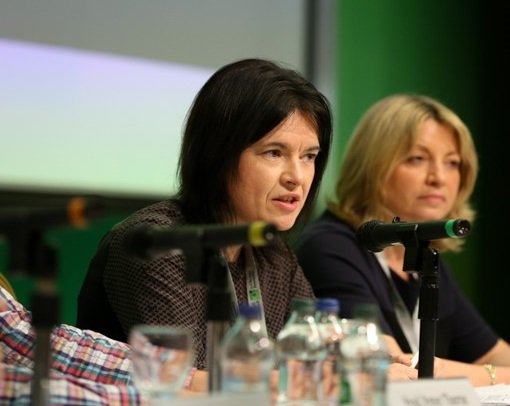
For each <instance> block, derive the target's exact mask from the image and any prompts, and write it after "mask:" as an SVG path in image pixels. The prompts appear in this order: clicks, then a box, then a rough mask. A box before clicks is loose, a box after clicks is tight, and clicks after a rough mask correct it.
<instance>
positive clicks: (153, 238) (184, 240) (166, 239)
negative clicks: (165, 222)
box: [124, 221, 277, 259]
mask: <svg viewBox="0 0 510 406" xmlns="http://www.w3.org/2000/svg"><path fill="white" fill-rule="evenodd" d="M276 233H277V231H276V227H275V226H274V225H272V224H268V223H265V222H263V221H255V222H253V223H249V224H244V225H222V224H213V225H188V226H181V227H162V226H154V225H142V226H140V227H137V228H135V229H133V230H132V231H131V232H130V233H129V234H128V235H127V236H126V239H125V243H124V246H125V248H126V249H127V251H128V252H129V253H131V254H133V255H136V256H138V257H140V258H144V259H147V258H154V257H157V256H160V255H164V254H167V253H168V252H169V251H172V250H180V251H187V250H193V249H194V248H195V249H196V248H197V247H198V248H200V247H201V248H203V249H217V248H221V247H225V246H229V245H239V244H250V245H252V246H254V247H260V246H264V245H267V244H270V243H271V242H272V241H273V240H274V239H275V237H276Z"/></svg>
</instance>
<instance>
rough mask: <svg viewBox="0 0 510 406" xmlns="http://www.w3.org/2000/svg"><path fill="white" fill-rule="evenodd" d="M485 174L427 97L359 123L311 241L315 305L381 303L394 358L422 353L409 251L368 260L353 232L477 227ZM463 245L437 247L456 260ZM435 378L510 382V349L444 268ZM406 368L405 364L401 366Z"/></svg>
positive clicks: (302, 254) (304, 248) (307, 246)
mask: <svg viewBox="0 0 510 406" xmlns="http://www.w3.org/2000/svg"><path fill="white" fill-rule="evenodd" d="M477 171H478V162H477V156H476V151H475V147H474V145H473V140H472V138H471V135H470V132H469V130H468V128H467V127H466V125H465V124H464V123H463V122H462V120H461V119H460V118H459V117H458V116H457V115H456V114H455V113H454V112H453V111H451V110H450V109H448V108H447V107H445V106H444V105H442V104H441V103H439V102H438V101H436V100H433V99H431V98H428V97H425V96H413V95H394V96H390V97H387V98H385V99H383V100H381V101H379V102H378V103H376V104H375V105H373V106H372V107H371V108H370V109H369V110H368V111H367V112H366V114H365V115H364V116H363V117H362V119H361V121H360V122H359V124H358V126H357V128H356V129H355V131H354V134H353V136H352V138H351V141H350V144H349V146H348V149H347V151H346V155H345V159H344V161H343V165H342V168H341V171H340V177H339V180H338V183H337V188H336V201H335V202H331V203H330V204H329V207H328V210H326V212H325V213H324V214H323V215H322V216H321V217H320V218H319V219H318V220H317V221H315V222H314V223H312V224H310V225H309V226H308V227H307V228H306V229H305V231H304V233H303V235H302V237H301V239H300V242H299V244H298V258H299V262H300V264H301V266H302V268H303V270H304V272H305V275H306V276H307V278H308V280H309V281H310V283H311V284H312V287H313V289H314V292H315V294H316V295H317V296H329V297H331V296H333V297H337V298H338V299H340V301H341V304H342V305H341V308H342V311H341V313H342V315H343V316H346V317H350V316H352V310H353V308H354V307H355V306H356V305H357V304H360V303H375V304H377V305H378V306H379V309H380V311H381V327H382V329H383V331H384V332H385V333H386V334H388V336H389V338H388V339H389V341H390V344H391V345H392V347H393V350H394V352H396V353H401V354H404V353H408V354H409V353H413V352H416V351H417V350H418V348H419V345H418V337H419V320H418V319H417V310H418V296H419V288H420V281H419V280H418V278H415V277H414V276H413V275H411V274H408V273H406V272H404V271H403V270H402V265H403V260H404V249H403V247H402V246H391V247H388V248H386V249H384V250H383V251H382V252H381V253H378V254H373V253H370V252H368V251H366V250H363V249H362V248H361V247H360V246H359V245H358V244H357V242H356V239H355V230H356V229H357V227H358V226H359V225H360V224H361V223H363V222H365V221H367V220H371V219H380V220H383V221H391V219H392V218H393V217H394V216H399V217H400V218H401V219H402V220H405V221H432V220H441V219H447V218H460V217H462V218H467V219H469V220H473V219H474V211H473V209H472V208H471V206H470V203H469V199H470V197H471V193H472V191H473V187H474V184H475V181H476V175H477ZM461 244H462V240H441V241H438V242H437V243H435V248H437V249H439V250H440V252H445V251H448V250H453V251H456V250H459V249H460V246H461ZM439 313H440V314H439V317H440V319H439V321H438V323H437V342H436V356H437V357H440V359H438V360H437V361H436V364H435V365H436V371H435V375H436V376H459V375H464V376H467V377H469V379H470V380H471V382H472V383H473V384H476V385H488V384H494V383H500V382H507V383H509V382H510V368H509V366H510V346H509V345H508V344H507V343H506V342H505V341H503V340H502V339H500V338H499V337H498V336H497V335H496V333H495V332H494V331H493V330H492V329H491V328H490V327H489V326H488V325H487V324H486V322H485V321H484V320H483V319H482V317H481V316H480V315H479V314H478V312H477V311H476V309H475V308H474V307H473V306H472V304H471V303H469V301H468V300H467V298H466V297H465V296H464V295H463V294H462V292H461V291H460V289H459V287H458V286H457V283H456V282H455V280H454V279H453V276H452V274H451V271H450V269H449V267H448V265H447V264H446V263H445V262H443V261H441V263H440V294H439ZM400 359H401V360H403V361H404V362H408V360H409V357H408V356H401V357H400Z"/></svg>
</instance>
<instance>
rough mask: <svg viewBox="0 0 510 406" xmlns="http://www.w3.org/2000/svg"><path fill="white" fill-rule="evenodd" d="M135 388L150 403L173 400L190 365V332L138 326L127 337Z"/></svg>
mask: <svg viewBox="0 0 510 406" xmlns="http://www.w3.org/2000/svg"><path fill="white" fill-rule="evenodd" d="M129 344H130V346H131V360H132V372H133V379H134V382H135V385H136V386H137V388H138V389H139V390H140V392H141V393H142V395H144V396H145V397H146V398H147V399H150V400H164V399H169V398H173V397H175V395H176V394H177V393H178V392H179V390H180V389H181V388H182V385H183V383H184V380H185V379H186V376H187V375H188V373H189V370H190V367H191V365H192V364H193V358H194V357H193V346H192V335H191V332H190V331H189V330H187V329H185V328H181V327H172V326H150V325H139V326H135V327H133V329H132V330H131V334H130V336H129Z"/></svg>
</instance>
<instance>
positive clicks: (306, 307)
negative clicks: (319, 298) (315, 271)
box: [290, 297, 315, 312]
mask: <svg viewBox="0 0 510 406" xmlns="http://www.w3.org/2000/svg"><path fill="white" fill-rule="evenodd" d="M290 309H291V310H292V311H295V310H297V311H300V312H302V311H305V312H313V311H314V310H315V303H314V302H313V300H311V299H305V298H297V297H296V298H294V299H292V302H291V303H290Z"/></svg>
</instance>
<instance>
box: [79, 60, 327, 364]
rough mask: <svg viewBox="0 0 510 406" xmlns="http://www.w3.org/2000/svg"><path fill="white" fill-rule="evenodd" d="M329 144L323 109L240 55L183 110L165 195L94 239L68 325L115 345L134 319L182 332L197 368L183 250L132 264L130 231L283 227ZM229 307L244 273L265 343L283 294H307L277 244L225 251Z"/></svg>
mask: <svg viewBox="0 0 510 406" xmlns="http://www.w3.org/2000/svg"><path fill="white" fill-rule="evenodd" d="M330 141H331V116H330V110H329V106H328V103H327V101H326V99H325V98H324V96H323V95H322V94H321V93H319V92H318V91H317V89H315V87H314V86H313V85H312V84H311V83H309V82H308V81H306V80H305V79H304V78H302V77H301V76H300V75H299V74H297V73H296V72H294V71H292V70H289V69H284V68H281V67H279V66H277V65H275V64H274V63H271V62H268V61H264V60H258V59H248V60H243V61H239V62H236V63H232V64H230V65H227V66H225V67H223V68H221V69H220V70H218V71H217V72H216V73H215V74H214V75H213V76H212V77H211V78H210V79H209V80H208V82H207V83H206V84H205V85H204V87H203V88H202V89H201V90H200V92H199V93H198V95H197V96H196V99H195V101H194V103H193V105H192V107H191V110H190V112H189V116H188V119H187V124H186V127H185V131H184V137H183V141H182V150H181V156H180V164H179V175H180V189H179V192H178V194H177V197H176V198H173V199H171V200H168V201H163V202H160V203H157V204H155V205H152V206H150V207H147V208H144V209H142V210H140V211H138V212H136V213H134V214H133V215H131V216H130V217H129V218H128V219H126V220H125V221H123V222H122V223H120V224H119V225H117V226H116V227H115V228H114V229H113V230H112V231H111V232H110V233H109V234H108V236H107V237H106V240H103V243H102V248H101V249H100V251H101V254H99V252H98V254H96V257H95V258H94V259H93V261H92V263H91V266H90V269H89V272H88V274H87V278H86V280H85V282H84V285H83V287H82V290H81V292H80V297H79V306H78V326H79V327H81V328H87V329H91V330H95V331H99V332H101V333H103V334H105V335H107V336H110V337H112V338H115V339H118V340H121V341H125V340H126V335H127V334H128V332H129V330H130V329H131V328H132V327H133V326H134V325H136V324H140V323H147V324H173V325H181V326H186V327H188V328H190V329H191V330H192V332H193V335H194V340H195V348H196V352H197V354H196V355H197V358H196V366H197V367H198V368H200V369H203V368H205V367H206V365H205V361H206V360H205V353H206V351H205V342H206V292H205V288H204V287H200V286H198V287H197V286H190V285H188V284H186V281H185V275H184V272H185V265H184V258H183V256H182V255H179V254H174V253H169V254H168V255H166V256H163V257H160V258H157V259H154V260H150V261H147V262H144V261H141V260H139V259H137V258H135V257H133V256H131V255H129V254H128V253H127V252H126V250H125V248H124V239H125V236H126V235H127V234H128V233H129V231H130V230H133V229H134V228H135V227H138V226H140V225H141V224H148V225H159V226H165V227H176V226H179V225H183V224H210V223H229V224H238V223H246V222H252V221H256V220H262V221H266V222H269V223H272V224H274V225H275V226H276V227H277V228H278V229H279V230H281V231H284V230H289V229H290V228H292V227H293V225H294V224H295V222H296V220H297V219H298V218H299V217H300V216H302V215H304V214H305V213H307V212H309V210H310V207H311V205H312V203H313V200H314V198H315V195H316V193H317V189H318V186H319V182H320V179H321V177H322V174H323V171H324V167H325V164H326V159H327V155H328V151H329V148H330ZM222 253H223V255H224V257H225V259H226V260H227V262H228V266H229V270H230V275H231V280H232V282H233V283H232V286H233V288H234V289H233V291H232V292H231V293H232V297H233V300H234V301H236V302H247V301H248V298H247V290H248V286H247V276H246V273H247V271H246V270H247V268H249V269H251V270H255V273H254V275H255V277H256V278H257V279H258V283H259V286H260V292H261V298H262V304H263V310H264V314H265V321H266V324H267V332H268V335H269V336H270V337H271V338H275V337H276V335H277V334H278V332H279V331H280V329H281V328H282V326H283V324H284V322H285V321H286V318H287V315H288V312H289V305H290V302H291V299H292V298H294V297H313V292H312V289H311V287H310V285H309V284H308V282H307V281H306V279H305V277H304V275H303V273H302V271H301V268H300V267H299V266H298V264H297V261H296V259H295V257H294V255H293V254H292V253H291V251H290V249H289V248H288V246H287V244H286V243H284V242H283V241H282V240H281V239H278V241H277V242H276V244H274V245H272V246H269V247H262V248H250V247H247V246H236V247H229V248H228V249H225V250H222Z"/></svg>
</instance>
